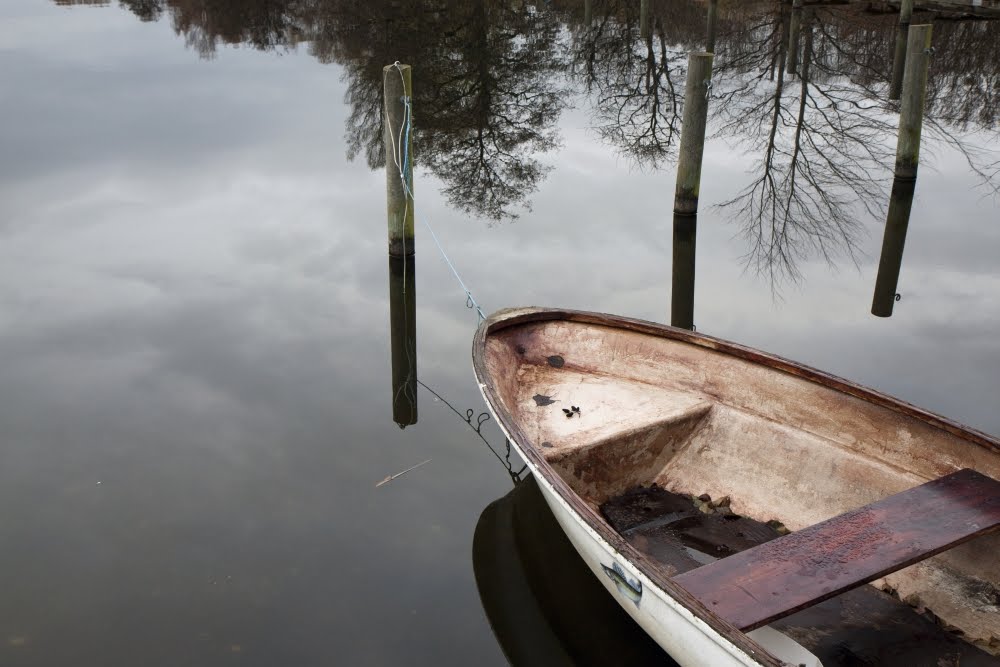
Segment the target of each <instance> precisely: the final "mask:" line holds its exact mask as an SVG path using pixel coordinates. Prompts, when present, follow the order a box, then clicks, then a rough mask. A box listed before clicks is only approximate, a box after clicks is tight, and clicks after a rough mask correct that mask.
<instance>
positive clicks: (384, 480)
mask: <svg viewBox="0 0 1000 667" xmlns="http://www.w3.org/2000/svg"><path fill="white" fill-rule="evenodd" d="M433 460H434V459H427V460H426V461H421V462H420V463H418V464H417V465H415V466H411V467H409V468H407V469H406V470H401V471H400V472H397V473H396V474H395V475H389V476H388V477H386V478H385V479H383V480H382V481H381V482H379V483H378V484H376V485H375V488H376V489H377V488H378V487H380V486H382V485H383V484H388V483H389V482H391V481H392V480H394V479H396V478H397V477H402V476H403V475H405V474H406V473H408V472H411V471H413V470H416V469H417V468H419V467H420V466H422V465H424V464H427V463H430V462H431V461H433Z"/></svg>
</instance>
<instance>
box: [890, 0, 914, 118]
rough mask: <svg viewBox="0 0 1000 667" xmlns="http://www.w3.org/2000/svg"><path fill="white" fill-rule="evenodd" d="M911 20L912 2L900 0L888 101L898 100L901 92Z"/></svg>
mask: <svg viewBox="0 0 1000 667" xmlns="http://www.w3.org/2000/svg"><path fill="white" fill-rule="evenodd" d="M912 19H913V0H902V2H900V5H899V25H898V26H897V27H896V47H895V49H894V51H893V57H892V81H891V82H890V84H889V99H890V100H898V99H899V95H900V93H901V92H902V90H903V69H904V67H905V65H906V42H907V38H908V37H909V32H910V21H911V20H912Z"/></svg>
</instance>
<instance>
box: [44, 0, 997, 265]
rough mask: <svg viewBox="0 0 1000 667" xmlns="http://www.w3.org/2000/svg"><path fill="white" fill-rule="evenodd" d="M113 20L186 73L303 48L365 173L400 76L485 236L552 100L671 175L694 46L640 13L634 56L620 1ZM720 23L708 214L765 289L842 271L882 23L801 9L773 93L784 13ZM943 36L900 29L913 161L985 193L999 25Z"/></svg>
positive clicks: (440, 166)
mask: <svg viewBox="0 0 1000 667" xmlns="http://www.w3.org/2000/svg"><path fill="white" fill-rule="evenodd" d="M57 1H60V2H65V1H66V0H57ZM73 1H74V2H80V1H81V0H73ZM82 1H83V2H84V3H86V2H87V0H82ZM119 1H120V3H121V4H122V5H123V6H125V7H127V8H128V9H130V10H131V11H132V12H133V13H135V15H136V16H138V17H139V18H140V19H142V20H156V19H159V18H161V17H169V19H170V21H171V23H172V25H173V27H174V30H175V31H177V32H178V33H179V34H181V35H183V36H184V39H185V41H186V42H187V44H188V45H189V46H190V47H192V48H195V49H197V50H198V52H199V53H200V54H201V55H202V56H203V57H212V56H213V54H214V53H215V49H216V48H217V46H218V45H219V44H249V45H251V46H253V47H254V48H257V49H263V50H280V49H290V48H295V47H296V46H298V45H299V44H306V43H307V44H308V47H307V48H308V49H309V51H310V53H312V54H313V55H314V56H315V57H316V58H318V59H319V60H321V61H323V62H330V63H337V64H339V65H341V66H342V67H343V68H344V70H343V71H344V75H343V76H344V79H345V81H346V84H347V93H346V101H347V103H348V106H349V108H350V115H349V118H348V120H347V126H346V128H345V133H346V136H347V143H348V154H349V156H350V157H351V158H363V159H364V160H365V162H366V163H367V164H368V165H369V166H370V167H371V168H373V169H376V168H380V167H382V166H383V165H384V163H385V155H384V149H383V146H382V119H383V113H382V67H383V66H384V65H387V64H390V63H392V62H394V61H396V60H399V61H401V62H410V63H412V64H414V65H415V70H414V95H415V100H414V104H415V109H416V113H415V118H414V123H415V126H414V133H415V134H414V147H415V153H416V158H417V161H418V164H419V165H420V166H422V167H424V168H425V169H427V170H428V171H429V172H430V173H432V174H433V175H435V176H436V177H437V178H438V179H440V181H441V182H442V183H443V192H444V194H445V195H446V197H447V198H448V200H449V202H450V203H451V204H452V205H453V206H454V207H455V208H457V209H458V210H460V211H463V212H465V213H468V214H471V215H477V216H481V217H485V218H488V219H492V220H502V219H510V218H513V217H516V216H517V213H518V212H519V211H521V210H523V209H526V208H530V200H531V197H532V195H533V194H534V193H535V192H536V191H537V189H538V187H539V185H540V184H541V182H542V181H543V179H544V178H545V176H546V174H547V172H548V167H547V166H546V165H545V164H544V162H543V160H544V156H545V155H546V153H548V152H550V151H553V150H554V149H555V148H556V147H557V146H558V144H559V135H558V130H557V125H558V121H559V117H560V114H561V112H562V111H563V109H564V108H565V105H566V104H567V103H568V100H569V99H570V93H573V94H580V95H582V96H583V99H584V100H588V101H589V104H590V108H591V115H592V124H593V128H594V130H595V131H596V132H597V133H598V134H599V136H601V137H602V138H603V139H604V140H605V141H606V142H608V143H609V144H610V145H612V146H614V147H615V149H616V150H618V151H619V152H620V153H621V154H623V155H625V156H627V157H628V158H630V159H631V160H632V161H633V162H634V164H636V165H638V166H640V167H644V168H663V167H666V166H668V165H669V164H671V163H672V161H673V159H674V157H675V155H676V150H677V146H678V143H679V134H680V131H681V106H682V104H683V99H682V96H683V82H684V78H685V76H686V73H685V68H686V54H687V52H689V51H699V50H701V48H702V47H703V46H704V41H705V36H706V34H705V18H706V12H707V6H708V5H707V3H705V2H702V1H699V0H675V1H672V2H666V1H665V0H650V3H649V8H650V9H649V11H650V14H651V26H652V30H651V31H650V34H649V35H648V37H647V38H645V39H644V38H643V37H642V36H641V31H640V28H639V7H638V5H639V3H636V2H630V1H627V0H592V1H591V2H589V3H583V2H576V1H571V0H553V1H552V2H546V3H534V4H532V3H520V2H504V1H502V0H482V1H481V2H474V3H465V2H460V1H459V0H436V1H433V2H427V3H405V2H398V1H393V0H371V1H367V2H360V1H359V0H119ZM718 6H719V11H718V16H719V19H718V21H719V23H718V27H717V38H716V51H717V56H716V65H715V76H714V79H715V81H714V86H715V88H714V93H713V100H712V104H711V105H710V110H711V114H712V118H711V119H710V127H712V128H714V132H715V136H717V137H722V138H724V139H725V140H726V141H728V142H730V143H731V144H732V145H733V146H735V147H738V148H739V149H741V150H742V151H744V152H745V154H746V155H748V156H749V157H751V158H752V161H753V162H752V165H751V168H750V174H749V182H748V183H746V184H745V185H744V186H743V187H742V188H740V189H739V190H738V192H737V194H736V195H735V196H733V197H731V198H730V199H729V200H727V201H724V202H721V203H720V204H718V206H720V207H721V209H722V211H724V213H725V215H726V216H727V217H728V218H730V219H731V220H732V222H733V223H734V224H736V225H738V226H739V228H740V230H741V232H742V234H743V236H744V237H745V238H746V240H747V242H748V246H747V251H746V255H745V259H746V261H747V262H748V265H749V266H751V267H752V268H754V269H755V270H757V271H759V272H761V273H762V274H764V275H767V276H768V277H769V278H770V279H771V280H772V285H776V284H780V282H781V281H782V280H785V279H789V278H790V279H793V280H794V279H795V278H797V277H798V276H799V275H800V272H799V268H798V266H799V264H800V262H801V261H803V260H805V259H808V258H811V257H815V256H819V257H822V258H825V259H826V260H827V261H829V262H834V261H836V260H837V259H838V258H841V257H847V258H851V259H853V258H854V257H855V255H856V252H857V248H858V243H859V241H860V239H861V238H862V235H863V234H864V233H865V229H866V227H867V225H868V224H869V223H870V222H871V221H872V220H877V219H880V218H881V217H882V215H883V213H884V210H885V202H886V200H887V196H888V185H889V180H890V176H891V171H892V163H893V153H894V147H895V135H896V125H897V114H896V109H894V108H893V107H892V106H891V105H890V103H889V102H888V101H887V97H888V95H887V87H888V81H889V77H890V75H891V71H890V70H891V67H892V48H893V43H894V38H895V31H896V15H895V13H894V12H892V11H882V12H881V13H880V11H879V9H878V8H879V5H878V3H875V4H872V3H855V4H853V5H841V4H839V3H838V4H834V3H829V4H826V3H820V4H812V3H810V4H809V5H808V7H807V8H806V9H805V10H804V11H803V14H802V15H801V19H802V20H801V21H798V23H797V25H799V26H801V27H800V31H801V32H800V34H799V39H798V44H799V49H800V53H799V58H798V61H799V66H798V74H794V73H793V74H788V73H786V70H787V69H788V68H787V67H786V63H787V62H788V57H789V54H788V49H789V44H792V43H795V40H793V39H791V35H790V30H791V28H792V24H793V21H792V20H791V15H792V14H791V12H792V9H791V3H790V2H788V1H785V0H765V1H761V2H754V3H747V2H742V1H741V0H720V1H719V5H718ZM886 7H887V5H886ZM587 8H589V12H590V15H591V17H590V18H591V20H590V22H589V23H585V18H586V16H587V14H586V12H587ZM918 8H919V3H918ZM952 19H962V17H961V16H960V15H955V14H951V15H948V14H944V13H942V12H938V11H935V12H927V11H924V12H921V11H919V9H918V11H917V13H916V15H915V16H914V19H913V21H914V23H919V22H928V21H934V45H935V50H936V55H935V58H934V61H933V64H932V67H931V71H930V78H929V82H928V94H927V110H926V113H925V120H924V140H923V141H924V147H923V154H924V156H925V158H926V157H927V156H932V155H933V152H934V151H935V149H940V148H943V147H947V148H948V149H949V150H956V151H958V152H959V153H960V154H961V155H963V156H964V158H965V159H966V161H967V163H968V165H969V167H970V169H971V170H972V172H973V174H974V175H975V177H976V179H977V180H978V182H979V183H980V184H981V185H985V186H986V187H987V188H989V189H991V190H993V191H994V192H996V191H997V183H998V181H1000V158H998V156H997V153H996V152H995V151H993V150H992V149H994V148H998V146H997V144H998V136H1000V134H998V131H997V130H998V122H1000V21H991V20H952ZM988 149H989V150H988Z"/></svg>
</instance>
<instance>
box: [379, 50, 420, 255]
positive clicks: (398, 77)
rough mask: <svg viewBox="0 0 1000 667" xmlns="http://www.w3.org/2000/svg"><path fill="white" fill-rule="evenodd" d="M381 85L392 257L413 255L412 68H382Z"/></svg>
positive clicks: (401, 66) (395, 65)
mask: <svg viewBox="0 0 1000 667" xmlns="http://www.w3.org/2000/svg"><path fill="white" fill-rule="evenodd" d="M382 83H383V87H384V88H383V89H384V95H385V115H386V118H385V120H386V122H385V132H384V136H385V190H386V208H387V210H388V215H389V255H390V256H392V257H403V256H405V255H412V254H413V133H412V131H411V122H412V119H411V113H410V111H411V106H410V102H411V100H412V99H413V85H412V81H411V74H410V66H409V65H400V64H399V63H396V64H394V65H387V66H386V67H384V68H382ZM400 172H402V173H403V176H402V177H400ZM404 178H405V181H406V186H405V187H404V186H403V179H404Z"/></svg>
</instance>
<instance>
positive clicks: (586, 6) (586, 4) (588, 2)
mask: <svg viewBox="0 0 1000 667" xmlns="http://www.w3.org/2000/svg"><path fill="white" fill-rule="evenodd" d="M593 24H594V0H583V25H585V26H587V27H588V28H589V27H590V26H592V25H593Z"/></svg>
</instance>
